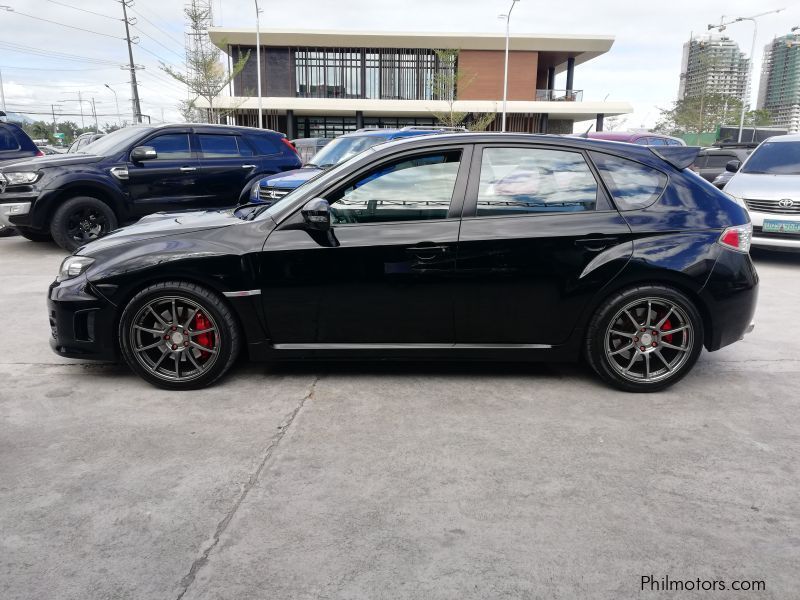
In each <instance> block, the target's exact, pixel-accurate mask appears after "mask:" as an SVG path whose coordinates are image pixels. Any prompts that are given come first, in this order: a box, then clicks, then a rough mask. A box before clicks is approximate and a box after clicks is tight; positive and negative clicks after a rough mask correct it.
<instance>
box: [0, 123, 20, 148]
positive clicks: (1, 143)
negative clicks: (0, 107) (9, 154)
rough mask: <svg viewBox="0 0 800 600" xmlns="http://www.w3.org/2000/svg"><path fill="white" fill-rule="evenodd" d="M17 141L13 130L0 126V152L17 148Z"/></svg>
mask: <svg viewBox="0 0 800 600" xmlns="http://www.w3.org/2000/svg"><path fill="white" fill-rule="evenodd" d="M19 148H20V146H19V142H18V141H17V137H16V136H15V135H14V132H13V131H11V130H10V129H9V128H7V127H0V152H3V151H9V150H19Z"/></svg>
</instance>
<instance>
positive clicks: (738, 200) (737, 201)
mask: <svg viewBox="0 0 800 600" xmlns="http://www.w3.org/2000/svg"><path fill="white" fill-rule="evenodd" d="M722 193H723V194H725V195H726V196H728V198H730V199H731V200H733V201H734V202H736V204H738V205H739V206H741V207H742V208H747V205H746V204H745V203H744V200H742V199H741V198H740V197H739V196H734V195H733V194H730V193H728V192H722Z"/></svg>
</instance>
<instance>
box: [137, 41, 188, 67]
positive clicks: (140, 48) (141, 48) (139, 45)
mask: <svg viewBox="0 0 800 600" xmlns="http://www.w3.org/2000/svg"><path fill="white" fill-rule="evenodd" d="M136 47H137V48H139V50H144V51H145V52H147V53H148V54H150V55H152V56H155V57H156V58H157V59H158V60H159V61H161V62H162V63H164V64H165V65H168V66H171V67H177V66H178V65H176V64H174V63H171V62H170V61H168V60H166V59H165V58H163V57H161V56H159V55H158V54H156V53H155V52H153V51H152V50H148V49H147V48H145V47H144V46H142V45H141V44H137V45H136ZM180 66H181V67H183V66H184V65H180Z"/></svg>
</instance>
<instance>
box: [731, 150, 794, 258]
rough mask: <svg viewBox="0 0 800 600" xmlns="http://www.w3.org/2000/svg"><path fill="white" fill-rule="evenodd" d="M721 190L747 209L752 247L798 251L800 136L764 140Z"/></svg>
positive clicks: (733, 166)
mask: <svg viewBox="0 0 800 600" xmlns="http://www.w3.org/2000/svg"><path fill="white" fill-rule="evenodd" d="M731 163H734V164H731ZM731 163H728V169H729V170H735V161H731ZM724 191H725V192H726V193H727V194H729V195H730V196H732V197H733V198H734V199H735V200H736V201H737V202H739V203H740V204H743V205H744V206H746V207H747V210H748V212H749V213H750V219H751V220H752V222H753V242H752V245H753V246H757V247H761V248H770V249H773V250H795V249H796V250H800V134H793V135H781V136H777V137H771V138H769V139H767V140H764V142H762V143H761V144H760V145H759V146H758V148H756V149H755V150H754V151H753V153H752V154H751V155H750V156H748V157H747V160H745V161H744V163H743V164H742V165H741V167H740V168H739V169H738V171H737V172H736V174H735V175H734V176H733V177H732V178H731V180H730V181H729V182H728V183H727V184H726V185H725V188H724Z"/></svg>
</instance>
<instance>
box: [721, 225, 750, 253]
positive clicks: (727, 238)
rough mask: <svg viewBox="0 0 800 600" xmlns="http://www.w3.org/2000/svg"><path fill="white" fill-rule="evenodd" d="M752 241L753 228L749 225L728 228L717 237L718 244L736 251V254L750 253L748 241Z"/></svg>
mask: <svg viewBox="0 0 800 600" xmlns="http://www.w3.org/2000/svg"><path fill="white" fill-rule="evenodd" d="M752 239H753V226H752V225H751V224H750V223H747V224H746V225H737V226H736V227H728V228H727V229H726V230H725V231H723V232H722V235H721V236H719V243H720V244H722V245H723V246H725V247H726V248H730V249H731V250H736V252H745V253H747V252H750V241H751V240H752Z"/></svg>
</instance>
